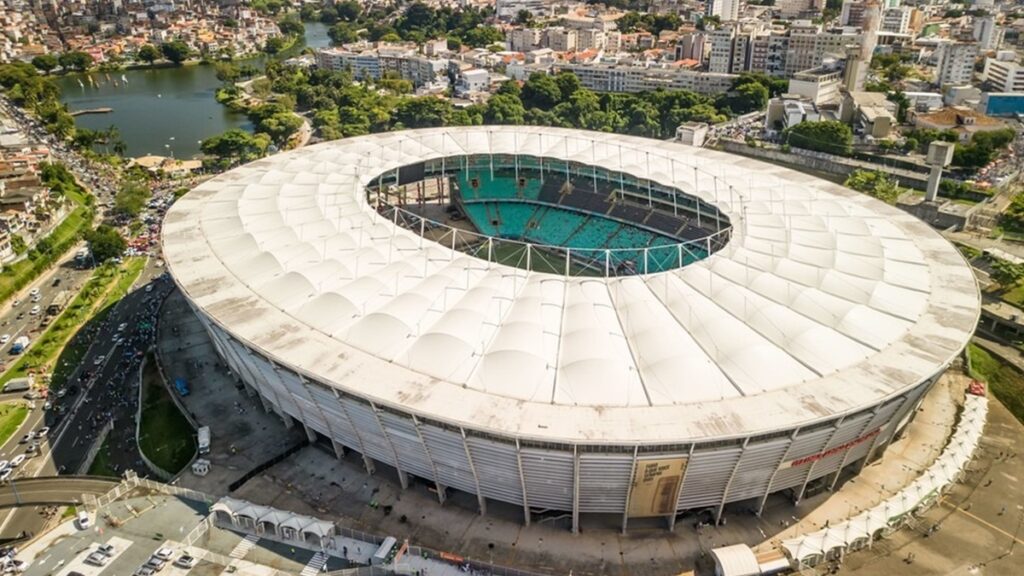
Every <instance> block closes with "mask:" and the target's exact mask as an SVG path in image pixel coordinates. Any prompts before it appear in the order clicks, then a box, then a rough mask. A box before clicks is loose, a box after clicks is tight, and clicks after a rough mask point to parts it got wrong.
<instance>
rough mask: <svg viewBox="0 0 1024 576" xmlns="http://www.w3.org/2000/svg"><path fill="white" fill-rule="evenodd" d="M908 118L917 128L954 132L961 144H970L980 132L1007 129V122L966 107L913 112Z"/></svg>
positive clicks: (908, 114)
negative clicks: (972, 138) (973, 137)
mask: <svg viewBox="0 0 1024 576" xmlns="http://www.w3.org/2000/svg"><path fill="white" fill-rule="evenodd" d="M907 117H908V119H909V120H910V122H911V124H913V125H914V127H915V128H921V129H926V130H952V131H954V132H956V133H957V135H958V137H959V139H960V142H962V143H966V142H970V140H971V137H972V136H973V135H974V134H976V133H978V132H991V131H994V130H1002V129H1003V128H1006V126H1007V124H1006V122H1004V121H1002V120H1000V119H998V118H993V117H991V116H986V115H985V114H984V113H982V112H978V111H977V110H975V109H973V108H968V107H965V106H948V107H946V108H943V109H941V110H936V111H934V112H924V113H922V112H916V111H914V110H911V111H909V112H908V113H907Z"/></svg>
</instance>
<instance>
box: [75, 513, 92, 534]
mask: <svg viewBox="0 0 1024 576" xmlns="http://www.w3.org/2000/svg"><path fill="white" fill-rule="evenodd" d="M75 521H76V522H78V529H79V530H87V529H88V528H89V515H88V514H87V513H86V512H85V510H79V511H78V518H76V520H75Z"/></svg>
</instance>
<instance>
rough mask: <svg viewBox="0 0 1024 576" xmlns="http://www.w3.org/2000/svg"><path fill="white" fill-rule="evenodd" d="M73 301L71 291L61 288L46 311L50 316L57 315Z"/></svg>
mask: <svg viewBox="0 0 1024 576" xmlns="http://www.w3.org/2000/svg"><path fill="white" fill-rule="evenodd" d="M70 303H71V293H69V292H68V291H67V290H61V291H60V292H58V293H57V296H56V297H55V298H54V299H53V302H51V303H50V305H49V306H47V307H46V313H47V314H49V315H50V316H56V315H57V314H60V313H61V312H63V311H64V309H65V308H67V306H68V304H70Z"/></svg>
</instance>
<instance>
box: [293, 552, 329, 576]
mask: <svg viewBox="0 0 1024 576" xmlns="http://www.w3.org/2000/svg"><path fill="white" fill-rule="evenodd" d="M326 563H327V555H326V554H324V553H323V552H317V553H316V554H314V555H313V557H312V558H310V559H309V563H308V564H306V567H305V568H303V569H302V572H299V576H316V575H317V574H319V573H320V570H321V569H322V568H323V567H324V564H326Z"/></svg>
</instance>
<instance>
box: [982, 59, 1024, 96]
mask: <svg viewBox="0 0 1024 576" xmlns="http://www.w3.org/2000/svg"><path fill="white" fill-rule="evenodd" d="M982 79H984V81H985V83H986V84H988V86H989V88H990V89H991V90H992V91H993V92H1017V93H1021V92H1024V66H1022V65H1021V64H1020V62H1018V61H1016V60H1010V61H1007V60H1000V59H998V58H986V59H985V71H984V72H983V73H982Z"/></svg>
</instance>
